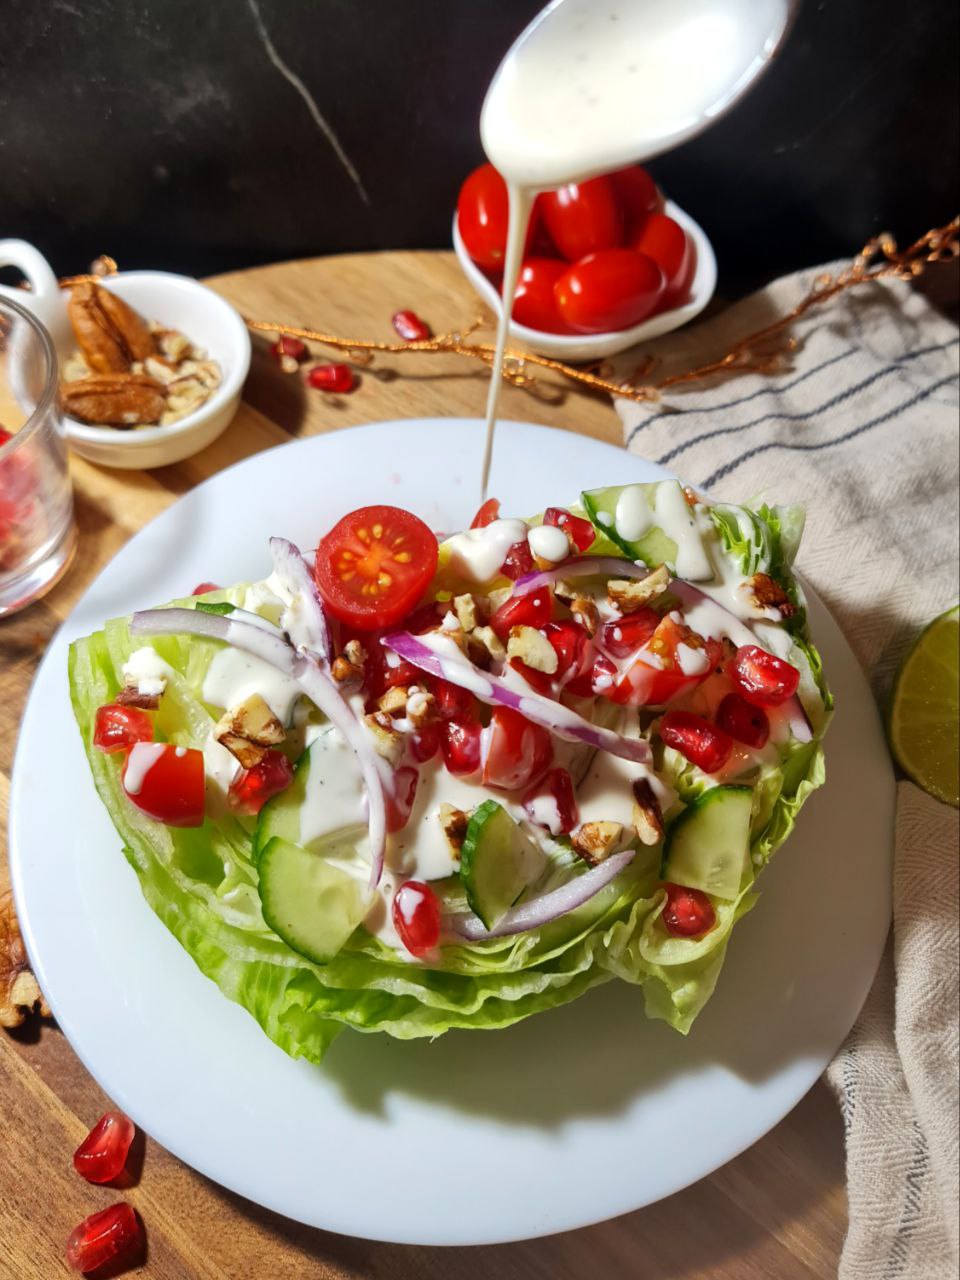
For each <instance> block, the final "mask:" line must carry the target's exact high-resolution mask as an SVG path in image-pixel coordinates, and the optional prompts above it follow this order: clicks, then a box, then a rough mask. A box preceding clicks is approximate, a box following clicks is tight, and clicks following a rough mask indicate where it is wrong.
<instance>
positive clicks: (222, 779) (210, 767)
mask: <svg viewBox="0 0 960 1280" xmlns="http://www.w3.org/2000/svg"><path fill="white" fill-rule="evenodd" d="M203 772H204V774H205V775H206V779H207V799H208V800H210V799H211V796H212V798H213V800H214V806H215V810H216V811H217V812H221V811H222V808H223V801H224V800H225V799H226V795H227V792H228V791H229V790H230V783H231V782H232V781H233V780H234V778H235V777H236V776H237V774H238V773H239V772H240V761H239V760H238V759H237V758H236V756H234V755H231V753H230V752H229V751H228V750H227V748H226V747H225V746H224V745H223V744H222V743H220V742H218V741H217V740H216V738H215V737H214V736H213V725H211V726H210V733H209V734H208V736H207V740H206V742H205V743H204V744H203Z"/></svg>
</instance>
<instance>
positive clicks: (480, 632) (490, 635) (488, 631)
mask: <svg viewBox="0 0 960 1280" xmlns="http://www.w3.org/2000/svg"><path fill="white" fill-rule="evenodd" d="M469 644H470V649H471V654H470V656H471V657H472V658H474V660H475V661H476V658H477V657H480V658H483V655H484V654H485V655H486V658H487V659H490V658H493V659H495V660H498V661H499V660H501V659H503V658H505V657H506V656H507V651H506V648H505V647H504V644H503V641H502V640H501V639H500V637H499V636H498V635H497V633H496V632H495V631H494V629H493V627H475V628H474V629H473V631H471V633H470V636H469ZM478 651H479V652H478Z"/></svg>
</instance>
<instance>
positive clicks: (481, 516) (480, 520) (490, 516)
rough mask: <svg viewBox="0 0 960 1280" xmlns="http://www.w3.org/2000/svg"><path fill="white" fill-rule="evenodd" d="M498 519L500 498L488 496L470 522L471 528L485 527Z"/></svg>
mask: <svg viewBox="0 0 960 1280" xmlns="http://www.w3.org/2000/svg"><path fill="white" fill-rule="evenodd" d="M499 519H500V499H499V498H488V499H487V500H486V502H485V503H484V504H483V506H482V507H481V508H480V510H479V511H478V512H477V514H476V515H475V516H474V517H473V520H472V521H471V523H470V528H471V529H485V528H486V527H487V525H488V524H493V522H494V520H499Z"/></svg>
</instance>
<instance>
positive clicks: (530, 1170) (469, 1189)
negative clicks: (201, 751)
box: [10, 419, 894, 1244]
mask: <svg viewBox="0 0 960 1280" xmlns="http://www.w3.org/2000/svg"><path fill="white" fill-rule="evenodd" d="M481 445H482V428H481V424H480V423H479V422H477V421H472V420H470V421H462V420H458V419H434V420H431V421H423V422H391V423H378V424H374V425H372V426H367V427H358V428H354V429H352V430H345V431H339V432H336V433H334V434H331V435H325V436H318V437H313V438H311V439H307V440H301V441H299V442H297V443H295V444H290V445H287V446H285V447H283V448H278V449H274V450H272V451H271V452H269V453H263V454H258V455H257V456H256V457H253V458H250V459H248V460H246V461H245V462H242V463H240V464H239V465H237V466H235V467H233V468H231V469H230V470H229V471H226V472H223V473H222V474H220V475H218V476H215V477H214V478H213V479H211V480H209V481H207V483H206V484H203V485H201V486H200V487H199V488H197V489H195V490H193V491H192V492H191V493H189V494H187V495H186V496H185V497H184V498H182V499H181V500H180V501H179V502H178V503H176V505H175V506H173V507H171V508H170V509H169V510H168V511H166V512H164V514H163V515H161V516H160V517H159V518H158V519H156V520H155V521H154V522H153V523H152V524H150V525H148V526H147V527H146V528H145V529H144V530H142V532H141V533H139V534H138V535H137V536H136V537H135V538H134V539H132V541H131V542H129V543H128V544H127V546H125V547H124V548H123V550H122V551H121V552H120V553H119V555H117V556H116V558H115V559H114V560H113V561H112V562H111V564H110V565H108V566H107V568H106V569H105V570H104V571H103V573H102V574H101V575H100V577H99V578H98V579H97V581H96V582H95V583H94V584H93V586H92V587H91V588H90V590H89V591H88V592H87V594H86V595H85V596H84V598H83V599H82V600H81V602H80V604H79V605H78V606H77V608H76V609H75V611H74V612H73V614H72V615H71V617H70V618H69V619H68V621H67V622H66V623H65V624H64V626H63V628H62V629H61V631H60V632H59V633H58V635H57V637H56V638H55V640H54V642H53V643H52V644H51V646H50V649H49V652H48V653H47V656H46V658H45V660H44V662H43V665H42V666H41V668H40V671H39V673H38V675H37V679H36V683H35V685H34V688H33V692H32V694H31V696H30V701H29V703H28V706H27V710H26V713H25V715H24V719H23V724H22V727H21V733H20V742H19V746H18V750H17V758H16V764H15V768H14V773H13V786H12V792H11V800H10V846H11V848H10V857H11V868H12V873H13V883H14V890H15V893H16V901H17V907H18V910H19V912H20V919H21V922H22V925H23V930H24V936H25V938H26V943H27V948H28V950H29V953H30V957H31V960H32V963H33V965H34V968H35V970H36V973H37V976H38V978H39V980H40V984H41V986H42V987H43V989H44V991H45V992H46V993H47V996H48V997H49V999H50V1003H51V1005H52V1007H53V1010H54V1013H55V1015H56V1017H57V1020H58V1021H59V1023H60V1025H61V1027H62V1028H63V1030H64V1032H65V1034H66V1035H67V1037H68V1038H69V1040H70V1042H71V1044H72V1045H73V1047H74V1048H75V1049H76V1051H77V1053H78V1054H79V1055H80V1057H81V1058H82V1060H83V1061H84V1063H85V1064H86V1066H87V1067H88V1069H89V1070H90V1072H91V1073H92V1074H93V1075H94V1076H95V1077H96V1079H97V1080H98V1081H99V1082H100V1084H101V1085H102V1086H103V1088H104V1089H105V1091H106V1092H107V1093H108V1094H110V1095H111V1097H112V1098H113V1099H114V1100H115V1102H116V1103H117V1104H118V1105H119V1106H121V1107H122V1108H123V1109H124V1110H126V1111H127V1112H129V1114H130V1115H131V1116H132V1117H133V1118H134V1120H136V1122H137V1123H138V1124H139V1125H141V1126H142V1127H143V1128H144V1129H145V1130H146V1131H147V1132H148V1133H150V1134H152V1135H153V1137H154V1138H156V1139H157V1141H159V1142H161V1143H163V1145H164V1146H165V1147H167V1148H168V1149H169V1150H170V1151H172V1152H173V1153H174V1154H175V1155H177V1156H179V1157H180V1158H181V1159H182V1160H184V1161H186V1162H187V1163H188V1164H190V1165H193V1167H194V1168H196V1169H198V1170H199V1171H200V1172H201V1173H204V1174H206V1175H207V1176H208V1177H210V1178H213V1179H214V1180H215V1181H217V1182H219V1183H222V1184H223V1185H224V1186H226V1187H229V1188H231V1189H233V1190H234V1191H238V1192H240V1193H241V1194H242V1195H245V1196H248V1197H249V1198H250V1199H251V1200H255V1201H257V1202H258V1203H260V1204H262V1205H266V1206H268V1207H269V1208H271V1209H275V1210H277V1211H278V1212H280V1213H283V1214H286V1215H288V1216H289V1217H291V1218H296V1219H299V1220H300V1221H302V1222H306V1223H310V1224H312V1225H314V1226H317V1227H323V1228H326V1229H328V1230H332V1231H339V1232H345V1233H349V1234H351V1235H357V1236H365V1237H368V1238H370V1239H377V1240H391V1241H397V1242H410V1243H414V1242H415V1243H421V1244H468V1243H491V1242H494V1241H504V1240H510V1239H516V1238H520V1237H525V1236H535V1235H541V1234H546V1233H548V1232H552V1231H560V1230H566V1229H569V1228H572V1227H577V1226H581V1225H585V1224H587V1223H590V1222H595V1221H597V1220H599V1219H602V1218H608V1217H612V1216H614V1215H616V1214H620V1213H625V1212H627V1211H628V1210H632V1209H636V1208H638V1207H639V1206H641V1205H644V1204H647V1203H649V1202H651V1201H654V1200H657V1199H659V1198H661V1197H662V1196H667V1195H670V1194H671V1193H672V1192H674V1191H677V1190H678V1189H679V1188H681V1187H683V1186H685V1185H687V1184H688V1183H690V1182H693V1181H695V1180H696V1179H698V1178H701V1177H703V1176H704V1175H705V1174H708V1173H710V1172H711V1171H712V1170H714V1169H716V1168H717V1167H719V1166H720V1165H722V1164H723V1163H724V1162H725V1161H727V1160H729V1159H731V1158H732V1157H733V1156H735V1155H737V1154H738V1153H739V1152H740V1151H741V1150H742V1149H743V1148H744V1147H747V1146H749V1145H750V1144H751V1143H753V1142H755V1141H756V1140H757V1139H758V1138H759V1137H761V1135H762V1134H764V1133H765V1132H766V1131H767V1130H768V1129H769V1128H771V1126H773V1125H774V1124H776V1123H777V1121H779V1120H780V1119H781V1118H782V1117H783V1116H784V1115H786V1113H787V1112H788V1111H789V1110H790V1109H791V1108H792V1107H793V1106H794V1105H795V1104H796V1103H797V1101H798V1100H799V1099H800V1098H801V1097H802V1096H803V1094H804V1093H805V1092H806V1091H807V1090H808V1089H809V1088H810V1086H811V1085H812V1084H813V1082H814V1081H815V1080H816V1078H817V1076H818V1075H819V1074H820V1072H821V1071H822V1070H823V1068H824V1066H825V1064H826V1063H827V1062H828V1061H829V1059H830V1057H831V1056H832V1054H833V1052H834V1050H835V1049H836V1048H837V1046H838V1045H839V1044H840V1042H841V1040H842V1039H843V1037H844V1036H845V1034H846V1032H847V1030H848V1028H849V1027H850V1026H851V1024H852V1023H853V1021H854V1019H855V1017H856V1014H857V1011H858V1010H859V1008H860V1005H861V1003H862V1001H863V999H864V996H865V995H866V992H867V990H868V988H869V986H870V982H871V980H872V978H873V974H874V970H875V968H876V965H877V961H878V959H879V956H880V952H881V949H882V946H883V940H884V937H885V935H886V931H887V925H888V922H889V917H890V888H889V886H890V878H891V877H890V867H891V845H892V831H893V799H894V787H893V779H892V773H891V768H890V765H889V762H888V758H887V752H886V749H885V746H884V740H883V736H882V733H881V729H880V723H879V719H878V716H877V713H876V710H875V708H874V704H873V701H872V699H871V696H870V693H869V690H868V687H867V684H866V682H865V680H864V678H863V676H862V674H861V672H860V669H859V667H858V666H857V663H856V660H855V659H854V657H853V654H852V653H851V651H850V649H849V648H848V647H847V645H846V642H845V641H844V639H843V637H842V636H841V634H840V632H839V630H838V629H837V627H836V625H835V624H834V623H833V621H832V620H831V618H830V617H829V615H828V614H827V612H826V610H825V609H824V608H823V607H822V605H820V604H819V603H817V602H816V601H813V602H812V608H811V615H812V624H813V632H814V635H815V637H816V639H817V642H818V644H819V645H820V647H821V649H822V651H823V654H824V658H825V662H826V667H827V671H828V673H829V676H830V679H831V682H832V684H833V686H834V688H835V689H836V690H837V695H838V698H837V701H838V711H837V716H836V720H835V723H834V725H833V728H832V729H831V731H830V735H829V740H828V751H827V755H828V774H829V781H828V783H827V785H826V787H825V788H824V789H823V790H822V791H820V792H818V793H817V794H816V795H815V796H814V797H813V798H812V799H811V801H810V802H809V804H808V805H807V807H806V808H805V809H804V812H803V814H802V816H801V819H800V821H799V824H798V830H797V831H796V833H795V835H794V837H793V839H792V840H790V841H789V842H788V845H787V846H786V848H785V849H784V850H783V851H782V852H780V853H779V854H778V855H777V857H776V858H775V859H774V862H773V864H772V866H771V867H770V868H769V870H768V871H767V872H765V874H764V876H763V879H762V887H763V897H762V901H761V902H760V904H759V905H758V907H757V909H756V910H755V911H753V912H752V913H751V914H750V915H749V916H748V917H747V918H746V919H744V920H743V921H742V922H741V923H740V924H739V925H738V926H737V928H736V930H735V932H734V936H733V941H732V943H731V946H730V950H729V953H728V957H727V962H726V965H725V967H724V970H723V972H722V974H721V976H720V982H719V987H718V990H717V992H716V995H715V996H714V998H713V1000H712V1001H711V1003H710V1004H709V1005H708V1007H707V1009H706V1010H705V1012H704V1013H703V1015H702V1017H701V1018H700V1020H699V1021H698V1022H697V1024H696V1025H695V1027H694V1029H693V1031H692V1032H691V1034H690V1036H689V1037H687V1038H686V1039H684V1038H683V1037H681V1036H679V1035H677V1034H676V1033H675V1032H673V1031H671V1030H670V1029H669V1028H667V1027H666V1026H664V1025H663V1024H660V1023H652V1022H648V1021H647V1020H646V1019H645V1018H644V1015H643V998H642V996H641V994H640V992H639V991H638V990H637V989H635V988H632V987H628V986H626V985H624V984H622V983H619V982H611V983H609V984H608V985H607V986H605V987H602V988H600V989H598V990H596V991H592V992H590V993H588V994H587V995H585V996H584V997H583V998H582V999H580V1000H578V1001H576V1002H575V1003H574V1004H572V1005H570V1006H568V1007H566V1008H563V1009H558V1010H555V1011H552V1012H550V1013H546V1014H541V1015H538V1016H537V1017H534V1018H531V1019H529V1020H528V1021H526V1022H524V1023H521V1024H520V1025H519V1026H516V1027H513V1028H511V1029H509V1030H506V1031H499V1032H496V1033H490V1032H485V1033H483V1034H477V1033H470V1032H462V1031H461V1032H451V1033H449V1034H448V1035H446V1036H444V1037H442V1038H441V1039H440V1040H437V1041H436V1042H434V1043H433V1044H430V1043H429V1042H426V1041H418V1042H412V1043H399V1042H397V1041H395V1040H391V1039H389V1038H388V1037H387V1036H384V1035H360V1034H356V1033H353V1032H346V1033H344V1035H343V1036H342V1037H341V1039H340V1040H338V1041H337V1043H336V1044H335V1045H334V1046H333V1048H332V1050H331V1052H330V1054H329V1057H328V1059H327V1062H326V1064H325V1065H324V1066H323V1067H322V1068H317V1067H313V1066H311V1065H309V1064H308V1063H306V1062H294V1061H291V1060H290V1059H288V1058H287V1057H286V1056H285V1055H284V1054H283V1053H282V1052H281V1051H280V1050H279V1049H277V1048H276V1047H275V1046H274V1045H273V1044H272V1043H271V1042H270V1041H269V1040H268V1039H267V1037H266V1036H265V1035H264V1034H263V1033H262V1032H261V1030H260V1028H259V1027H258V1026H257V1024H256V1023H255V1022H254V1020H253V1018H251V1017H250V1015H249V1014H247V1013H246V1012H245V1011H244V1010H242V1009H241V1008H239V1006H237V1005H235V1004H232V1003H231V1002H230V1001H229V1000H227V999H226V998H225V997H223V996H222V995H221V994H220V992H219V991H218V990H217V988H216V987H215V986H214V985H213V984H212V983H211V982H208V981H207V980H206V979H205V978H203V977H202V976H201V975H200V973H199V972H198V970H197V969H196V968H195V967H194V964H193V961H192V960H191V959H190V957H189V956H188V955H187V953H186V952H185V951H183V950H181V948H180V946H179V945H178V944H177V942H176V941H175V940H174V939H173V937H172V936H171V935H170V934H169V933H167V931H166V929H164V927H163V925H162V924H161V923H160V922H159V920H158V919H157V918H156V917H155V916H154V915H153V913H152V912H151V910H150V909H149V908H148V907H147V905H146V904H145V902H144V901H143V899H142V897H141V896H140V891H139V888H138V886H137V881H136V877H135V876H134V873H133V872H132V871H131V869H130V868H129V867H128V866H127V864H126V862H125V861H124V858H123V855H122V853H121V851H120V842H119V839H118V838H117V835H116V833H115V831H114V829H113V826H112V825H111V823H110V819H109V818H108V817H107V814H106V812H105V810H104V809H103V807H102V806H101V804H100V801H99V799H98V797H97V795H96V792H95V791H94V788H93V784H92V782H91V780H90V773H89V769H88V768H87V764H86V761H85V759H84V755H83V751H82V749H81V746H80V739H79V735H78V734H77V733H76V732H75V731H74V727H73V717H72V714H71V711H70V705H69V698H68V690H67V675H66V650H67V644H68V642H69V641H70V640H71V639H72V638H74V637H76V636H79V635H83V634H86V633H88V632H90V631H92V630H94V629H96V628H97V627H99V626H100V625H101V623H102V622H103V621H104V620H105V619H106V618H109V617H113V616H115V615H118V614H124V613H127V612H129V611H130V610H131V609H135V608H143V607H145V606H148V605H151V604H155V603H160V602H162V601H166V600H167V599H169V598H171V597H174V596H178V595H182V594H183V593H184V592H185V591H189V590H190V589H191V588H192V587H193V586H194V584H195V583H196V582H199V581H202V580H212V581H215V582H233V581H237V580H242V579H248V578H255V577H259V576H261V575H263V574H265V573H267V571H268V555H267V550H266V539H267V536H268V535H269V534H273V533H281V534H286V535H288V536H290V537H292V538H294V539H296V540H297V541H299V542H300V543H302V544H303V545H304V546H307V547H309V546H313V545H315V542H316V538H317V535H318V534H319V533H320V532H322V531H323V530H325V529H326V528H328V527H329V525H330V524H331V522H332V521H333V520H334V519H335V518H336V517H339V516H340V515H342V514H344V513H345V512H346V511H348V510H350V509H351V508H353V507H356V506H359V505H361V504H365V503H370V502H378V501H385V502H392V503H395V504H399V505H405V506H409V507H411V508H412V509H413V510H414V511H416V512H417V513H418V514H419V515H421V516H422V517H423V518H424V519H426V520H427V521H428V522H429V523H430V524H431V525H432V526H433V527H435V528H442V529H444V528H445V529H451V528H455V527H462V526H463V524H464V523H465V521H466V520H467V519H468V518H469V517H470V516H471V515H472V513H473V509H474V508H475V506H476V505H477V477H478V475H479V467H480V456H481ZM663 474H665V473H664V472H663V471H662V470H661V469H660V468H657V467H654V466H652V465H651V464H648V463H645V462H643V461H641V460H640V459H638V458H636V457H633V456H632V455H630V454H627V453H625V452H624V451H623V450H622V449H615V448H612V447H610V446H609V445H605V444H600V443H598V442H597V441H595V440H590V439H588V438H586V437H583V436H577V435H573V434H568V433H565V432H561V431H553V430H550V429H547V428H544V427H534V426H529V425H521V424H514V423H504V424H503V426H502V428H501V431H500V435H499V438H498V441H497V451H496V454H495V456H494V466H493V482H492V492H493V493H496V494H497V495H499V497H500V498H501V499H502V500H503V502H504V506H505V509H506V510H507V511H517V512H531V511H535V510H537V509H538V508H542V507H543V506H544V505H546V504H548V503H550V502H556V501H563V500H565V499H566V500H569V499H571V498H572V497H574V496H575V494H576V492H577V491H578V490H579V489H580V488H581V486H587V487H589V486H595V485H603V484H612V483H615V482H621V481H624V480H629V479H635V480H650V479H656V478H658V477H659V476H661V475H663ZM694 478H695V477H694ZM815 496H816V495H811V498H812V499H814V500H815ZM238 511H244V512H246V513H248V514H247V516H246V518H245V519H244V520H242V521H238V520H237V518H236V513H237V512H238Z"/></svg>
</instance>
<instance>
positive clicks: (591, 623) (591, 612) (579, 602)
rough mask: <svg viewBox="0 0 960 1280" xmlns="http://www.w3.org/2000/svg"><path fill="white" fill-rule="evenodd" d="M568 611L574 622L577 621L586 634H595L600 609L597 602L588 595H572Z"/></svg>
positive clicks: (598, 622)
mask: <svg viewBox="0 0 960 1280" xmlns="http://www.w3.org/2000/svg"><path fill="white" fill-rule="evenodd" d="M570 612H571V613H572V614H573V619H574V621H575V622H579V623H580V625H581V627H583V629H584V631H586V633H587V635H588V636H595V635H596V634H597V628H598V627H599V626H600V610H599V609H598V608H597V602H596V601H595V600H591V599H590V597H589V596H574V598H573V599H572V600H571V601H570Z"/></svg>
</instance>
